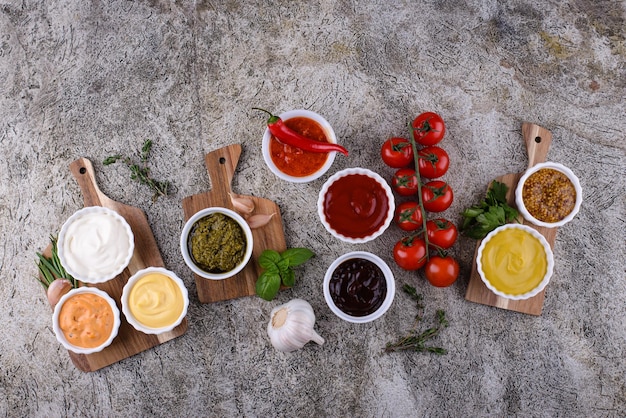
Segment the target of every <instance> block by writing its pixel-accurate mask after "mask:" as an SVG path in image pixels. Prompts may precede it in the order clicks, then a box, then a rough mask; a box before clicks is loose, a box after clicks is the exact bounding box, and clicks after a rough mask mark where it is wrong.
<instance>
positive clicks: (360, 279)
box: [329, 258, 387, 317]
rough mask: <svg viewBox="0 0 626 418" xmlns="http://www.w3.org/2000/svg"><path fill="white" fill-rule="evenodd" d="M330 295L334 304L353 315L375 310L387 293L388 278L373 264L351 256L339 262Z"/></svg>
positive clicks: (367, 313)
mask: <svg viewBox="0 0 626 418" xmlns="http://www.w3.org/2000/svg"><path fill="white" fill-rule="evenodd" d="M329 290H330V296H331V298H332V299H333V302H334V303H335V305H336V306H337V307H338V308H339V309H341V310H342V311H343V312H345V313H347V314H348V315H352V316H359V317H361V316H367V315H369V314H371V313H374V312H376V310H377V309H378V308H380V306H381V305H382V304H383V301H384V300H385V297H386V296H387V281H386V280H385V275H384V273H383V271H382V270H381V269H380V267H378V266H377V265H376V264H375V263H373V262H372V261H370V260H366V259H363V258H350V259H348V260H346V261H344V262H343V263H341V264H339V265H338V266H337V268H336V269H335V271H333V274H332V276H331V278H330V283H329Z"/></svg>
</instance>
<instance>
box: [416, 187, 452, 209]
mask: <svg viewBox="0 0 626 418" xmlns="http://www.w3.org/2000/svg"><path fill="white" fill-rule="evenodd" d="M422 200H423V202H424V209H426V210H427V211H429V212H443V211H444V210H446V209H448V208H449V207H450V205H451V204H452V201H453V200H454V193H452V187H450V185H448V183H446V182H445V181H441V180H433V181H429V182H428V183H426V184H424V185H423V186H422Z"/></svg>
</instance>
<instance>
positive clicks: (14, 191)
mask: <svg viewBox="0 0 626 418" xmlns="http://www.w3.org/2000/svg"><path fill="white" fill-rule="evenodd" d="M625 18H626V5H625V3H624V2H623V1H611V0H600V1H592V0H569V1H565V2H560V1H558V2H557V1H549V2H542V1H534V0H509V1H479V0H470V1H466V2H465V1H457V0H450V1H422V2H412V1H391V2H388V1H354V0H341V1H337V2H335V1H328V0H322V1H319V2H305V1H293V2H292V1H278V2H269V1H250V2H235V1H228V2H219V1H216V2H211V1H204V2H203V1H190V2H172V3H168V2H165V1H160V0H155V1H140V2H129V1H111V2H108V1H105V2H96V1H77V0H59V1H36V0H33V1H12V0H2V1H0V92H1V94H0V124H1V125H0V154H1V155H2V162H1V163H0V180H1V181H0V195H1V196H2V199H1V203H0V225H1V230H2V237H3V239H2V245H0V272H1V280H0V295H1V296H0V298H1V303H0V315H1V318H2V323H3V330H4V338H2V339H0V416H9V417H22V416H33V417H51V416H55V417H56V416H133V417H137V416H189V417H194V416H215V417H222V416H249V417H254V416H259V417H261V416H283V417H292V416H305V415H316V416H353V417H414V416H453V417H456V416H498V417H502V416H533V417H543V416H562V417H618V416H625V415H626V379H625V373H626V364H625V362H624V357H625V354H626V353H625V347H626V342H625V340H626V326H625V323H626V308H625V306H626V305H625V304H626V302H625V301H626V281H625V262H624V260H625V256H626V253H625V245H624V244H625V242H626V233H625V231H626V226H625V220H626V213H625V198H624V196H625V193H624V191H625V174H626V157H625V149H626V145H625V140H624V138H625V135H626V118H625V117H624V102H625V99H626V70H625V62H626V59H625V58H626V43H625V42H626V31H625V23H624V22H625ZM253 106H260V107H264V108H268V109H271V110H274V111H275V112H282V111H286V110H290V109H295V108H307V109H311V110H314V111H317V112H318V113H321V114H322V115H324V116H325V117H326V118H327V119H328V120H329V121H330V122H331V124H332V125H333V127H334V129H335V131H336V133H337V135H338V137H339V138H340V142H342V143H343V144H345V146H346V147H347V148H349V149H350V150H351V154H350V156H349V157H348V158H343V157H341V156H338V157H337V159H336V161H335V164H334V166H333V167H332V169H331V171H330V173H329V175H330V174H332V173H333V172H336V171H338V170H340V169H342V168H346V167H354V166H361V167H367V168H370V169H372V170H374V171H377V172H379V173H380V174H381V175H383V176H385V177H387V178H389V176H390V175H391V174H392V171H391V170H390V169H388V168H386V167H385V166H384V165H383V163H382V162H381V161H380V159H379V156H378V152H379V147H380V145H381V143H382V142H383V140H384V139H386V138H387V137H390V136H396V135H405V134H406V129H405V127H406V123H407V121H408V120H410V119H412V118H413V117H414V116H415V115H417V114H418V113H420V112H422V111H426V110H432V111H436V112H439V113H440V114H441V115H442V116H443V117H444V119H445V121H446V122H447V127H448V133H447V135H446V138H445V139H444V141H443V142H442V143H441V146H442V147H444V148H445V149H446V150H447V151H448V153H449V154H450V156H451V159H452V165H451V168H450V171H449V172H448V173H447V174H446V177H445V179H446V180H448V181H449V183H450V184H451V185H452V187H453V188H454V191H455V201H454V204H453V206H452V207H451V208H450V209H449V210H448V211H447V212H446V213H444V216H446V217H448V218H450V219H453V220H454V221H455V222H457V223H458V222H459V221H460V219H459V213H460V212H461V210H462V209H463V208H465V207H467V206H469V205H471V204H474V203H476V202H477V201H478V200H479V199H480V197H481V196H482V194H483V193H484V191H485V187H486V185H487V183H488V181H489V180H491V179H492V178H494V177H496V176H499V175H502V174H505V173H509V172H520V171H523V170H524V168H525V167H526V165H527V157H526V152H525V148H524V145H523V142H522V140H521V133H520V125H521V123H522V122H523V121H529V122H533V123H537V124H539V125H541V126H544V127H545V128H547V129H549V130H550V131H551V132H552V133H553V143H552V147H551V149H550V152H549V154H548V159H549V160H551V161H556V162H560V163H563V164H565V165H567V166H569V167H570V168H572V169H573V170H574V172H575V173H577V175H578V176H579V177H580V179H581V181H582V186H583V190H584V202H583V206H582V209H581V211H580V213H579V215H578V216H577V217H576V219H575V220H574V221H572V222H571V223H569V224H568V225H566V226H565V227H563V228H561V229H560V230H559V232H558V235H557V240H556V245H555V263H556V267H555V275H554V277H553V280H552V282H551V283H550V284H549V286H548V288H547V291H546V300H545V305H544V309H543V313H542V315H541V316H539V317H534V316H528V315H524V314H519V313H515V312H510V311H507V310H501V309H497V308H493V307H488V306H484V305H480V304H475V303H472V302H468V301H466V300H465V298H464V295H465V290H466V288H467V283H468V280H469V273H470V270H471V265H472V257H473V251H474V246H475V242H474V241H472V240H470V239H468V238H461V239H460V240H459V241H458V242H457V244H456V245H455V247H454V249H453V253H454V254H455V256H456V257H457V258H458V259H459V261H460V265H461V276H460V278H459V280H458V281H457V282H456V283H455V284H454V285H453V286H451V287H449V288H446V289H438V288H433V287H431V286H430V285H428V284H427V283H426V281H425V279H424V277H423V276H421V275H418V274H414V273H408V272H404V271H401V270H400V269H399V268H397V267H396V266H395V265H394V263H393V259H392V255H391V248H392V246H393V244H394V243H395V242H396V241H397V240H398V239H399V238H400V237H401V234H400V231H399V230H398V229H397V228H390V229H389V230H388V231H387V232H386V233H385V234H384V235H383V236H382V237H380V238H378V239H376V240H375V241H373V242H371V243H368V244H363V245H350V244H345V243H341V242H339V241H337V240H335V239H333V238H332V237H331V236H330V235H329V234H328V233H327V232H326V231H325V230H324V228H323V226H322V225H321V224H320V223H319V221H318V219H317V215H316V214H315V202H316V199H317V193H318V190H319V188H320V186H321V185H322V184H323V181H324V180H325V178H326V177H327V176H325V177H324V178H322V179H320V180H317V181H315V182H312V183H310V184H306V185H297V184H288V183H285V182H283V181H281V180H279V179H278V178H276V177H275V176H273V175H272V174H271V173H270V171H269V170H268V169H267V168H266V166H265V165H264V162H263V158H262V154H261V150H260V143H261V135H262V133H263V127H264V121H265V117H264V116H263V115H260V114H259V113H257V112H254V111H252V110H251V107H253ZM146 139H152V140H153V141H154V150H153V155H152V158H151V164H150V165H151V169H152V172H153V175H154V176H155V177H156V178H160V179H168V180H170V181H172V182H173V183H174V185H175V186H176V190H175V193H174V194H173V195H172V196H170V197H168V198H165V199H159V200H158V201H156V202H154V203H153V202H152V201H151V193H150V191H149V190H148V189H146V188H144V187H143V186H141V185H138V184H137V183H134V182H132V181H131V180H130V178H129V172H128V170H127V169H126V168H125V167H124V166H123V165H114V166H103V164H102V160H103V159H104V158H105V157H107V156H108V155H111V154H114V153H122V154H134V153H136V152H137V150H138V149H139V148H140V146H141V144H142V143H143V141H144V140H146ZM232 143H241V144H242V145H243V154H242V158H241V161H240V165H239V167H238V172H237V174H236V175H235V179H234V182H233V188H234V189H235V190H236V191H238V192H240V193H246V194H254V195H257V196H263V197H266V198H269V199H272V200H274V201H276V202H277V203H278V204H279V205H280V208H281V211H282V215H283V220H284V227H285V233H286V237H287V244H288V246H290V247H300V246H303V247H309V248H311V249H313V250H314V251H315V253H316V257H315V258H314V259H312V260H311V261H309V262H308V263H307V264H306V265H305V266H303V267H301V268H299V269H298V270H297V282H296V286H295V287H294V288H293V289H291V290H287V291H284V292H281V293H280V294H279V296H278V298H277V299H276V300H274V301H272V302H265V301H263V300H261V299H259V298H257V297H247V298H242V299H237V300H232V301H227V302H221V303H214V304H200V303H199V302H198V299H197V295H196V291H195V283H194V280H193V277H192V274H191V272H190V271H189V269H187V268H186V267H185V265H184V262H183V259H182V256H181V255H180V253H179V251H178V235H179V233H180V230H181V228H182V225H183V214H182V208H181V200H182V198H183V197H185V196H188V195H191V194H195V193H199V192H203V191H206V190H208V189H209V188H210V184H209V181H208V179H207V176H206V170H205V167H204V162H203V155H204V154H205V153H207V152H210V151H212V150H214V149H217V148H219V147H222V146H225V145H229V144H232ZM78 157H87V158H89V159H91V160H92V161H93V163H94V166H95V169H96V173H97V178H98V182H99V184H100V186H101V188H102V190H103V192H104V193H105V194H107V195H108V196H109V197H111V198H112V199H114V200H117V201H120V202H123V203H125V204H128V205H132V206H137V207H140V208H142V209H143V210H144V211H145V212H146V213H147V216H148V219H149V222H150V225H151V227H152V229H153V232H154V235H155V237H156V240H157V243H158V245H159V248H160V250H161V252H162V255H163V259H164V261H165V264H166V266H167V267H168V268H170V269H171V270H174V271H175V272H177V273H178V274H179V275H180V276H181V278H183V280H184V281H185V283H186V285H187V286H188V289H189V291H190V295H191V304H190V309H189V314H188V320H189V330H188V332H187V333H186V334H185V335H184V336H182V337H180V338H178V339H176V340H173V341H171V342H168V343H166V344H163V345H160V346H158V347H156V348H154V349H151V350H148V351H145V352H143V353H140V354H138V355H136V356H133V357H131V358H128V359H126V360H123V361H121V362H119V363H116V364H113V365H111V366H109V367H107V368H105V369H102V370H100V371H97V372H93V373H83V372H81V371H79V370H77V369H76V368H75V367H74V366H73V364H72V363H71V362H70V359H69V357H68V354H67V351H65V350H64V349H63V348H62V347H61V346H60V345H59V344H58V343H57V341H56V340H55V338H54V334H53V332H52V327H51V313H50V307H49V306H48V303H47V301H46V298H45V295H44V292H43V291H42V288H41V286H40V285H39V284H37V282H36V281H35V279H34V276H35V275H36V267H35V252H36V251H40V250H42V249H43V248H44V247H45V246H46V245H47V244H48V242H49V240H48V236H49V235H50V234H55V233H57V232H58V230H59V229H60V227H61V225H62V223H63V222H64V221H65V219H67V218H68V217H69V216H70V215H71V214H72V213H73V212H74V211H76V210H78V209H79V208H81V207H82V196H81V193H80V190H79V188H78V186H77V184H76V182H75V181H74V179H73V178H72V176H71V174H70V172H69V169H68V165H69V164H70V162H72V161H73V160H75V159H76V158H78ZM357 249H361V250H368V251H371V252H374V253H376V254H378V255H379V256H381V257H382V258H383V259H385V260H386V261H388V262H389V264H390V265H391V267H392V269H393V271H394V273H395V275H396V280H397V282H398V285H402V284H403V283H409V284H412V285H414V286H416V287H417V289H418V291H419V292H420V293H422V294H423V295H424V303H425V319H424V326H428V325H430V324H432V315H434V312H435V310H436V309H444V310H445V311H446V314H447V316H448V318H449V321H450V326H449V328H447V329H446V330H445V331H444V332H443V333H442V334H441V335H440V336H439V337H437V339H436V340H435V341H434V343H435V344H437V345H441V346H443V347H445V348H447V349H448V350H449V352H448V354H447V355H444V356H437V355H432V354H422V353H395V354H385V353H383V351H382V349H383V348H384V346H385V344H386V342H388V341H391V340H393V339H395V338H397V337H399V336H400V335H402V334H403V333H405V332H406V331H407V330H408V329H409V328H410V326H411V324H412V320H413V317H414V315H415V313H416V312H415V310H414V305H413V303H412V302H411V301H410V300H409V299H408V297H407V296H406V295H404V294H403V293H402V292H401V291H397V292H396V299H395V302H394V304H393V306H392V307H391V309H390V311H389V312H388V313H387V314H386V315H385V316H384V317H383V318H382V319H380V320H378V321H376V322H374V323H371V324H366V325H353V324H348V323H345V322H342V321H340V320H339V319H338V318H336V317H335V316H334V315H333V314H332V312H331V311H330V310H329V309H328V307H327V306H326V305H325V303H324V298H323V293H322V289H321V282H322V279H323V275H324V272H325V270H326V268H327V266H328V265H329V264H330V263H331V262H332V261H333V259H334V258H335V257H337V256H338V255H340V254H343V253H345V252H348V251H351V250H357ZM295 297H301V298H304V299H306V300H308V301H309V302H310V303H311V304H312V305H313V307H314V309H315V312H316V314H317V324H316V329H317V331H318V332H319V334H320V335H322V336H323V337H324V338H325V339H326V343H325V344H324V345H323V346H317V345H315V344H309V345H307V346H306V347H305V348H304V349H302V350H300V351H297V352H295V353H292V354H281V353H278V352H277V351H275V350H274V349H273V348H272V347H271V345H270V343H269V340H268V338H267V335H266V330H265V327H266V323H267V321H268V315H269V312H270V310H271V309H272V308H273V307H274V306H276V305H277V304H279V303H284V302H286V301H288V300H290V299H292V298H295Z"/></svg>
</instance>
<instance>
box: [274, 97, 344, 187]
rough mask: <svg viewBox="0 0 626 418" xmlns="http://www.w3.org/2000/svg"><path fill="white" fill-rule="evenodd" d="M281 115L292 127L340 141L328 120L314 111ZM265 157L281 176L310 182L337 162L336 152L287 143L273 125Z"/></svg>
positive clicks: (322, 138)
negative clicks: (305, 149)
mask: <svg viewBox="0 0 626 418" xmlns="http://www.w3.org/2000/svg"><path fill="white" fill-rule="evenodd" d="M279 117H280V118H281V119H282V120H283V122H284V124H285V125H286V126H287V127H288V128H290V129H291V130H293V131H295V132H297V133H299V134H300V135H303V136H306V137H307V138H309V139H313V140H316V141H320V142H328V143H333V144H336V143H337V137H336V136H335V131H334V130H333V128H332V126H330V123H328V121H327V120H326V119H324V118H323V117H322V116H321V115H319V114H317V113H315V112H312V111H310V110H304V109H298V110H290V111H288V112H285V113H281V114H280V115H279ZM262 150H263V159H264V160H265V163H266V164H267V166H268V167H269V169H270V170H271V171H272V173H274V174H275V175H276V176H278V177H279V178H281V179H283V180H286V181H290V182H292V183H308V182H310V181H313V180H316V179H318V178H319V177H321V176H323V175H324V174H325V173H326V172H327V171H328V169H329V168H330V167H331V166H332V165H333V161H335V154H337V152H336V151H330V152H326V153H317V152H310V151H303V150H301V149H300V148H296V147H293V146H291V145H287V144H283V143H282V142H280V139H277V138H275V137H274V136H273V135H272V134H271V133H270V130H269V128H266V129H265V133H264V134H263V145H262Z"/></svg>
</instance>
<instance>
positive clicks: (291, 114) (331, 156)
mask: <svg viewBox="0 0 626 418" xmlns="http://www.w3.org/2000/svg"><path fill="white" fill-rule="evenodd" d="M279 117H280V118H281V119H282V120H287V119H291V118H296V117H305V118H309V119H313V120H314V121H315V122H317V123H319V124H320V125H321V126H322V128H323V129H324V131H325V133H326V137H327V138H328V140H329V142H332V143H334V144H336V143H337V137H336V136H335V131H334V130H333V128H332V126H330V123H328V121H327V120H326V119H324V118H323V117H322V116H321V115H319V114H317V113H315V112H312V111H310V110H304V109H297V110H290V111H288V112H285V113H281V114H280V115H279ZM271 137H272V134H270V131H269V129H268V128H265V132H264V133H263V142H262V151H263V159H264V160H265V164H267V166H268V167H269V169H270V170H271V171H272V173H274V174H275V175H276V176H278V177H279V178H281V179H283V180H286V181H290V182H292V183H308V182H310V181H313V180H315V179H318V178H320V177H321V176H323V175H324V174H325V173H326V172H327V171H328V169H329V168H330V167H331V166H332V165H333V161H335V155H336V154H337V152H336V151H332V152H329V153H328V158H327V159H326V162H325V163H324V165H323V166H322V167H321V168H320V169H319V170H317V171H316V172H315V173H313V174H310V175H308V176H304V177H295V176H290V175H288V174H285V173H284V172H282V171H281V170H280V169H279V168H278V167H276V164H274V161H273V160H272V156H271V155H270V139H271Z"/></svg>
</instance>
